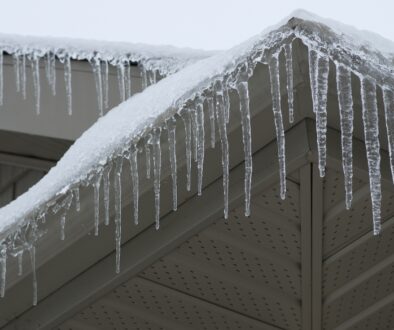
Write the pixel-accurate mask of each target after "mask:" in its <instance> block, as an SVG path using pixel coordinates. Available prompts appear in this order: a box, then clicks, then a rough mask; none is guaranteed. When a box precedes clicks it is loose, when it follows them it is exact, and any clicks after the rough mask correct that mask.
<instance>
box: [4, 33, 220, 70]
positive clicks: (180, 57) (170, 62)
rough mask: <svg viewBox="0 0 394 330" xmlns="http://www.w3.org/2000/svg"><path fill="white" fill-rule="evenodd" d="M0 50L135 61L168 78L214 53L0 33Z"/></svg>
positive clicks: (115, 61)
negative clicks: (170, 74) (168, 75)
mask: <svg viewBox="0 0 394 330" xmlns="http://www.w3.org/2000/svg"><path fill="white" fill-rule="evenodd" d="M0 49H2V50H3V51H4V52H6V53H8V54H11V55H13V54H16V55H29V56H31V57H35V56H38V57H44V56H45V55H46V54H48V53H52V54H55V55H56V56H57V57H58V58H59V59H61V60H62V59H64V57H65V56H69V57H70V58H71V59H74V60H87V61H91V60H92V59H94V58H98V59H99V60H101V61H106V62H109V63H110V64H113V65H117V64H118V63H125V62H134V63H140V64H141V65H144V66H145V68H146V69H147V70H158V71H159V72H161V73H163V74H164V75H167V74H168V73H174V72H176V71H178V70H180V69H182V68H183V67H185V66H187V65H189V64H191V63H193V62H195V61H197V60H200V59H202V58H206V57H208V56H211V55H213V54H214V53H215V51H205V50H197V49H191V48H178V47H174V46H168V45H166V46H164V45H163V46H157V45H146V44H141V43H127V42H110V41H100V40H84V39H73V38H54V37H35V36H21V35H10V34H0Z"/></svg>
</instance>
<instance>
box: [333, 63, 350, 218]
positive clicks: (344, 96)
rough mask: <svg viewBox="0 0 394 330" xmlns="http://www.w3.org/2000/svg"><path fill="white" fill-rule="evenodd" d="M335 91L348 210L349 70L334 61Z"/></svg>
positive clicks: (347, 207)
mask: <svg viewBox="0 0 394 330" xmlns="http://www.w3.org/2000/svg"><path fill="white" fill-rule="evenodd" d="M336 78H337V93H338V105H339V116H340V121H341V144H342V168H343V175H344V181H345V195H346V197H345V205H346V209H347V210H349V209H350V207H351V206H352V199H353V188H352V186H353V156H352V155H353V151H352V149H353V142H352V139H353V97H352V81H351V72H350V71H349V70H348V69H347V68H346V67H345V66H344V65H342V64H340V63H336Z"/></svg>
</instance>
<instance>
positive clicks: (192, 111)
mask: <svg viewBox="0 0 394 330" xmlns="http://www.w3.org/2000/svg"><path fill="white" fill-rule="evenodd" d="M189 111H190V118H191V124H192V137H193V139H192V140H193V159H194V161H195V162H196V161H197V150H198V130H197V122H198V119H197V111H196V110H195V109H189Z"/></svg>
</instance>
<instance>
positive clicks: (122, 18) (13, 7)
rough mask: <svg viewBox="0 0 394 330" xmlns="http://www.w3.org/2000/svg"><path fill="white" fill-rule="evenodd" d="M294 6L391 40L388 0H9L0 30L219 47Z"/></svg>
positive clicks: (392, 4)
mask: <svg viewBox="0 0 394 330" xmlns="http://www.w3.org/2000/svg"><path fill="white" fill-rule="evenodd" d="M297 8H303V9H306V10H308V11H311V12H313V13H315V14H318V15H320V16H323V17H329V18H333V19H335V20H339V21H342V22H343V23H347V24H350V25H354V26H356V27H358V28H361V29H368V30H371V31H374V32H377V33H379V34H381V35H383V36H385V37H387V38H390V39H391V40H394V19H393V15H394V1H393V0H373V1H370V0H368V1H366V0H359V1H356V0H326V1H318V0H297V1H295V0H293V1H292V0H269V1H266V0H260V1H259V0H194V1H190V0H189V1H188V0H139V1H137V0H129V1H126V0H105V1H104V0H63V1H59V0H18V1H16V0H14V1H2V3H1V10H0V32H2V33H16V34H29V35H40V36H43V35H44V36H45V35H51V36H66V37H77V38H88V39H101V40H111V41H130V42H143V43H149V44H171V45H176V46H181V47H193V48H203V49H225V48H229V47H231V46H234V45H236V44H238V43H240V42H242V41H244V40H245V39H248V38H249V37H251V36H253V35H255V34H257V33H259V32H260V31H261V30H263V29H264V28H265V27H267V26H269V25H272V24H275V23H277V22H278V21H280V20H281V19H282V18H284V17H286V16H287V15H289V14H290V12H292V11H293V10H294V9H297Z"/></svg>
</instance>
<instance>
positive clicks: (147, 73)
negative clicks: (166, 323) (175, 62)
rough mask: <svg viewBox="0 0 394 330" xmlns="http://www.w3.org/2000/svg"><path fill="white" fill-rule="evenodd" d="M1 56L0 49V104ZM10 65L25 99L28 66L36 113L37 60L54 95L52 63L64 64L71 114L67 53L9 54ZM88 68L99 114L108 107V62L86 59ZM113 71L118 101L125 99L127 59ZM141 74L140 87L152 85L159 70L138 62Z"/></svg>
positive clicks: (0, 86) (0, 88) (0, 84)
mask: <svg viewBox="0 0 394 330" xmlns="http://www.w3.org/2000/svg"><path fill="white" fill-rule="evenodd" d="M3 58H4V51H3V50H0V106H2V105H3V102H4V74H3ZM12 59H13V68H14V75H15V84H16V85H15V86H16V91H17V92H18V93H21V94H22V97H23V99H26V96H27V95H26V94H27V93H26V81H27V68H28V67H29V63H28V62H30V68H31V73H32V82H33V91H34V107H35V111H36V114H37V115H39V114H40V111H41V110H40V107H41V101H40V98H41V85H40V62H41V61H45V64H44V66H45V76H46V78H47V81H48V84H49V86H50V90H51V92H52V95H53V96H55V95H56V62H57V61H60V62H61V63H63V65H64V83H65V89H66V108H67V112H68V114H69V115H72V79H71V78H72V75H71V64H72V60H71V57H70V56H69V55H68V54H65V55H64V56H62V57H57V56H56V55H55V54H54V53H51V52H49V53H47V54H45V55H44V56H39V55H37V54H35V53H32V54H28V55H26V54H13V55H12ZM89 62H90V65H91V67H92V71H93V75H94V81H95V87H96V92H97V106H98V111H99V116H102V115H103V114H104V110H108V109H109V84H108V76H109V71H110V69H109V68H110V65H111V64H109V62H108V61H104V60H101V59H100V58H99V57H97V56H96V57H94V58H92V59H90V60H89ZM113 65H114V66H116V71H117V80H118V90H119V97H120V102H123V101H125V100H126V99H128V98H129V97H130V96H131V94H132V86H131V80H132V79H131V67H132V64H131V63H130V62H129V61H117V62H116V63H115V64H113ZM140 68H141V76H142V89H145V88H146V87H147V86H149V85H151V84H155V83H156V82H157V81H158V80H159V79H160V78H162V76H163V73H159V72H158V71H157V70H147V69H145V67H144V66H143V65H142V64H141V65H140Z"/></svg>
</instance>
